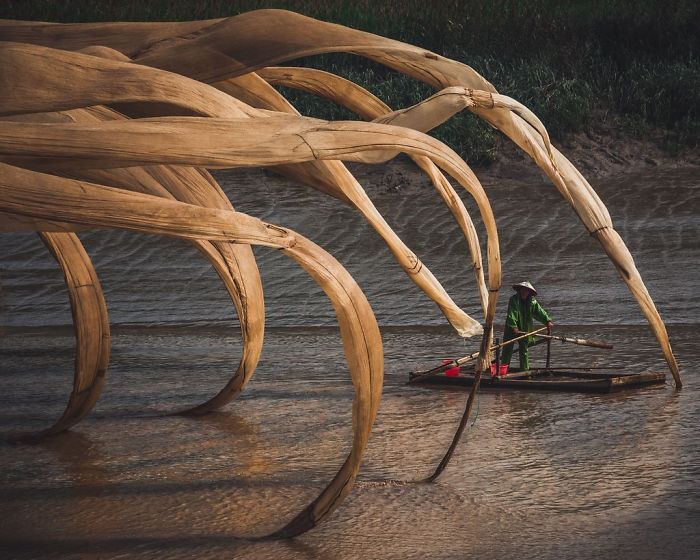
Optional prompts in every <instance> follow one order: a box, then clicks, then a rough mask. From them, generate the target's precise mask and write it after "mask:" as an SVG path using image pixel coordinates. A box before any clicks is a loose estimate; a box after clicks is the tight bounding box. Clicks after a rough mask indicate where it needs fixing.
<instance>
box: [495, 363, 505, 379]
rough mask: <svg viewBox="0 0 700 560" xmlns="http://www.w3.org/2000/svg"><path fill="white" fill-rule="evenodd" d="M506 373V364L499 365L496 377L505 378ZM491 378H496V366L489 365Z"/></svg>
mask: <svg viewBox="0 0 700 560" xmlns="http://www.w3.org/2000/svg"><path fill="white" fill-rule="evenodd" d="M507 373H508V364H501V370H500V371H499V372H498V375H499V376H501V377H505V376H506V374H507ZM491 377H496V364H491Z"/></svg>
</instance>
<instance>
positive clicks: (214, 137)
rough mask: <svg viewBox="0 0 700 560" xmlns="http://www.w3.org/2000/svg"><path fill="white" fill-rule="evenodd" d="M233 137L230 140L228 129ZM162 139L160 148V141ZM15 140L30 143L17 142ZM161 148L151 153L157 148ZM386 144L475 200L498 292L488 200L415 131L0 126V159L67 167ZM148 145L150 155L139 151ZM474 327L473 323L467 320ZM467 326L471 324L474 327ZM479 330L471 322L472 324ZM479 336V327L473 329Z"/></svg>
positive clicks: (333, 155) (310, 156)
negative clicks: (423, 161) (445, 176)
mask: <svg viewBox="0 0 700 560" xmlns="http://www.w3.org/2000/svg"><path fill="white" fill-rule="evenodd" d="M233 130H235V131H236V134H235V135H234V134H231V133H230V131H233ZM166 136H167V142H166V141H165V138H166ZM14 138H23V139H27V140H30V141H25V142H22V143H21V144H17V143H16V142H14ZM159 145H160V146H165V145H167V146H168V148H167V149H162V150H158V149H157V148H155V147H156V146H159ZM386 145H392V146H395V147H396V148H398V149H399V150H400V151H402V152H406V153H408V154H415V155H420V156H425V157H429V158H430V159H432V160H433V161H434V162H435V163H437V164H438V166H439V167H441V168H443V169H444V170H446V171H447V172H448V173H449V174H450V175H452V176H453V177H454V178H455V179H456V180H457V181H458V182H459V183H460V184H461V185H462V186H463V187H464V188H465V189H467V191H468V192H469V193H470V194H471V195H472V196H473V197H474V199H475V200H476V203H477V206H478V207H479V211H480V213H481V216H482V219H483V220H484V224H485V226H486V231H487V236H488V243H487V247H488V259H489V260H488V263H489V267H488V275H489V290H498V289H499V288H500V282H501V279H500V275H501V271H500V256H499V249H498V232H497V230H496V225H495V220H494V217H493V212H492V210H491V206H490V204H489V201H488V198H487V197H486V194H485V192H484V190H483V187H482V186H481V185H480V183H479V181H478V179H477V178H476V176H475V175H474V174H473V173H472V171H471V170H470V169H469V168H468V167H467V166H466V164H464V162H463V161H462V160H461V159H460V158H459V156H457V154H455V153H454V152H453V151H452V150H450V149H449V148H448V147H447V146H445V145H444V144H442V143H441V142H439V141H437V140H435V139H432V138H430V137H429V136H426V135H424V134H422V133H419V132H416V131H413V130H410V129H404V128H400V127H393V126H389V125H379V124H374V123H358V122H339V123H327V122H324V121H318V120H315V119H306V118H303V117H292V116H279V117H269V118H262V119H255V120H254V122H253V120H250V119H226V120H222V119H203V118H199V117H188V118H182V117H172V118H160V119H139V120H138V121H124V122H107V123H102V124H101V125H100V126H99V127H94V126H93V127H85V126H82V125H77V124H64V125H51V124H35V123H14V122H13V123H6V125H5V126H4V128H3V131H2V132H0V154H5V155H6V156H7V157H9V158H12V159H16V158H19V159H20V160H21V159H24V158H30V159H37V158H38V159H45V158H51V160H52V162H54V164H55V165H57V166H58V165H62V164H61V163H60V162H61V158H63V157H66V158H67V159H66V163H65V165H70V166H71V167H73V168H79V167H86V168H94V167H118V166H132V165H149V164H151V163H157V162H159V163H168V164H176V165H177V164H185V165H201V166H206V167H230V166H241V165H246V166H249V165H253V166H258V165H277V164H281V163H291V162H295V163H296V162H302V161H311V160H315V159H331V160H335V159H342V160H348V161H355V160H356V159H357V158H358V157H361V154H362V153H363V152H367V151H372V150H374V149H376V148H377V147H379V149H382V147H383V146H386ZM140 146H150V147H151V148H150V150H149V151H143V150H141V149H139V147H140ZM472 321H473V320H472ZM474 323H476V322H475V321H474ZM476 325H478V323H476ZM479 330H481V329H480V326H479Z"/></svg>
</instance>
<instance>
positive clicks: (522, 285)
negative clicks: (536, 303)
mask: <svg viewBox="0 0 700 560" xmlns="http://www.w3.org/2000/svg"><path fill="white" fill-rule="evenodd" d="M518 288H527V289H528V290H530V291H531V292H532V293H533V294H534V295H537V290H535V287H534V286H533V285H532V284H530V282H520V284H513V289H514V290H515V291H516V292H517V291H518Z"/></svg>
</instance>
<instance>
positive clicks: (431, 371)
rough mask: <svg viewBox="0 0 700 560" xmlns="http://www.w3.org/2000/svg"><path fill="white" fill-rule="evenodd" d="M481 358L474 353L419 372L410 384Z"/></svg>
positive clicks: (527, 334) (523, 335)
mask: <svg viewBox="0 0 700 560" xmlns="http://www.w3.org/2000/svg"><path fill="white" fill-rule="evenodd" d="M546 329H547V327H542V328H540V329H537V330H534V331H532V332H529V333H526V334H521V335H520V336H517V337H515V338H511V339H510V340H507V341H506V342H501V343H500V344H496V345H495V346H491V348H489V351H491V352H492V351H494V350H498V349H499V348H502V347H504V346H505V345H506V344H513V343H514V342H517V341H518V340H522V339H523V338H527V337H528V336H532V335H537V333H540V332H542V331H543V330H546ZM478 357H479V352H474V353H472V354H469V355H468V356H464V357H463V358H458V359H456V360H452V361H451V362H448V363H446V364H440V365H439V366H437V367H434V368H433V369H429V370H426V371H418V372H416V373H415V374H414V375H413V377H411V379H409V381H408V383H409V384H411V383H415V382H416V381H418V380H420V379H423V378H424V377H428V376H430V375H435V374H436V373H441V372H443V371H445V370H446V369H450V368H452V367H458V366H461V365H462V364H466V363H467V362H470V361H471V360H474V359H476V358H478Z"/></svg>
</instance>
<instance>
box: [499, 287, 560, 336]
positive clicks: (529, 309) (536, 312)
mask: <svg viewBox="0 0 700 560" xmlns="http://www.w3.org/2000/svg"><path fill="white" fill-rule="evenodd" d="M533 319H537V320H538V321H539V322H540V323H542V324H546V323H547V322H548V321H550V320H551V319H550V318H549V315H548V314H547V312H546V311H545V310H544V308H543V307H542V306H541V305H540V304H539V303H537V300H536V299H535V296H532V295H531V296H530V297H528V298H527V299H526V300H525V301H523V300H522V299H520V295H519V294H515V295H514V296H511V298H510V299H509V300H508V313H507V314H506V327H505V329H504V331H503V340H504V341H505V340H510V339H511V338H515V337H516V336H520V335H516V334H515V333H514V332H513V329H514V328H516V327H517V328H518V329H519V330H520V331H522V332H523V333H528V332H531V331H532V330H533V327H532V325H533ZM534 340H535V337H534V336H529V337H528V338H527V342H528V344H531V343H532V342H534Z"/></svg>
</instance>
